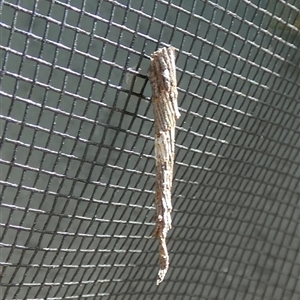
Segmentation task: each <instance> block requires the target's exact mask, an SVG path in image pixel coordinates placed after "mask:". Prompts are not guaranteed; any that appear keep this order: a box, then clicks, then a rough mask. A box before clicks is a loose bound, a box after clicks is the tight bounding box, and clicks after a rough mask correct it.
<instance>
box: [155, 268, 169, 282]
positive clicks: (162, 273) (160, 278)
mask: <svg viewBox="0 0 300 300" xmlns="http://www.w3.org/2000/svg"><path fill="white" fill-rule="evenodd" d="M167 271H168V269H164V270H159V271H158V276H157V281H156V285H159V284H160V283H162V282H163V280H164V278H165V275H166V273H167Z"/></svg>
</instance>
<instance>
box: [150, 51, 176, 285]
mask: <svg viewBox="0 0 300 300" xmlns="http://www.w3.org/2000/svg"><path fill="white" fill-rule="evenodd" d="M149 79H150V83H151V88H152V103H153V111H154V125H155V158H156V194H155V206H156V214H155V219H156V228H155V231H154V236H155V237H157V238H158V240H159V272H158V278H157V284H160V283H161V282H162V281H163V279H164V277H165V275H166V273H167V271H168V268H169V254H168V249H167V245H166V238H167V233H168V231H169V230H170V229H171V228H172V219H171V212H172V203H171V189H172V181H173V166H174V158H175V125H176V120H177V119H178V118H179V117H180V113H179V110H178V105H177V95H178V93H177V83H176V66H175V49H174V48H173V47H168V48H162V49H159V50H158V51H156V52H154V53H153V54H152V55H151V64H150V68H149Z"/></svg>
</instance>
